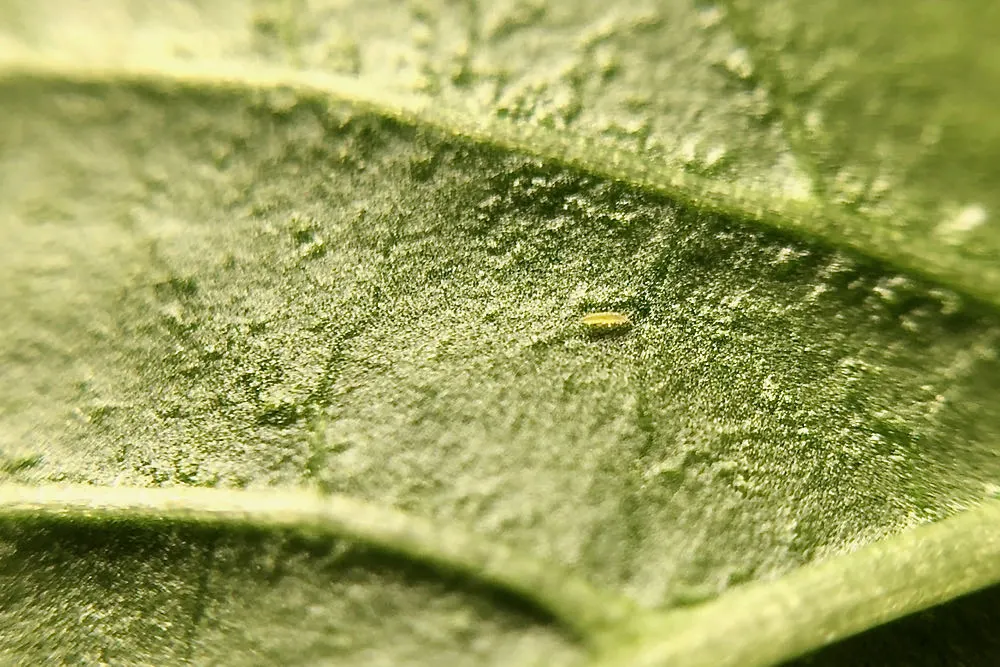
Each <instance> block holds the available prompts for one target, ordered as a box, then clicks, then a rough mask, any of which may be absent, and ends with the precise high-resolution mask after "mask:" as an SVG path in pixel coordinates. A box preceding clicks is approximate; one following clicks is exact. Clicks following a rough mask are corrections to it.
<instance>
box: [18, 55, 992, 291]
mask: <svg viewBox="0 0 1000 667" xmlns="http://www.w3.org/2000/svg"><path fill="white" fill-rule="evenodd" d="M22 78H27V79H36V80H37V79H43V80H44V79H51V80H59V81H70V82H77V83H100V82H109V83H116V82H117V83H130V82H131V83H150V84H157V83H158V84H161V85H181V86H192V87H206V86H207V87H214V88H216V89H218V88H229V89H231V90H237V91H240V90H244V91H245V90H262V91H269V90H282V89H285V90H293V91H295V92H296V93H298V94H300V95H303V96H313V97H321V98H322V97H325V98H328V99H335V100H337V101H339V102H342V103H347V104H350V105H352V106H353V107H354V108H356V109H358V110H359V111H367V112H370V113H373V114H377V115H379V116H381V117H384V118H390V119H394V120H396V121H398V122H401V123H404V124H407V125H411V126H418V127H424V128H427V129H430V130H432V131H436V132H439V133H442V134H445V135H448V136H453V137H458V138H462V139H465V140H469V141H473V142H477V143H484V144H488V145H492V146H496V147H498V148H501V149H506V150H511V151H516V152H519V153H522V154H526V155H531V156H534V157H538V158H541V159H545V160H550V161H553V162H557V163H560V164H563V165H565V166H569V167H572V168H575V169H579V170H582V171H586V172H588V173H592V174H594V175H598V176H601V177H604V178H608V179H612V180H615V181H620V182H624V183H628V184H630V185H633V186H638V187H641V188H643V189H645V190H647V191H650V192H655V193H658V194H661V195H664V196H667V197H670V198H672V199H674V200H676V201H679V202H682V203H686V204H689V205H692V206H695V207H698V208H700V209H704V210H707V211H714V212H718V213H723V214H726V215H731V216H735V217H739V218H740V219H743V220H747V219H749V220H755V221H757V222H758V223H760V224H763V225H765V226H768V227H772V228H775V229H780V230H783V231H790V232H793V233H796V234H799V235H807V236H808V237H809V238H810V239H812V240H814V241H816V240H819V241H823V242H827V243H831V244H833V245H836V246H839V247H845V248H851V249H853V250H855V251H858V252H861V253H863V254H866V255H868V256H870V257H873V258H875V259H878V260H880V261H882V262H885V263H887V264H889V265H891V266H895V267H896V268H898V269H899V270H902V271H907V272H911V273H914V274H916V275H920V276H924V277H926V278H930V279H932V280H935V281H938V282H941V283H942V284H945V285H947V286H950V287H952V288H953V289H956V290H958V291H960V292H962V293H964V294H966V295H967V296H969V297H973V298H975V299H980V300H983V301H986V302H988V303H990V304H992V305H993V306H1000V264H993V263H984V262H975V261H968V260H966V259H964V258H962V257H960V256H958V255H954V254H949V253H941V252H940V248H939V246H938V245H937V244H930V245H927V244H924V243H922V242H921V240H920V239H907V238H899V236H898V234H896V233H895V232H894V230H892V229H883V227H882V226H880V225H879V224H876V223H874V222H873V221H871V220H868V219H867V218H865V217H863V216H862V215H860V214H856V213H853V212H850V211H847V210H844V209H843V208H840V207H836V206H833V205H830V204H827V203H824V202H823V201H821V200H819V199H816V198H815V197H814V196H812V195H810V194H808V193H802V192H761V191H760V190H757V189H755V188H753V187H750V186H749V185H739V184H734V183H731V182H729V181H726V180H722V179H719V180H714V179H711V178H706V177H703V176H699V175H695V174H691V173H689V172H685V171H684V170H683V167H682V166H681V165H678V164H673V163H671V162H668V161H664V160H662V159H651V158H650V157H649V156H647V155H644V154H642V153H638V152H635V151H631V150H625V149H622V148H621V147H619V146H616V145H615V144H614V143H613V142H606V141H601V140H600V139H599V138H595V137H591V136H587V135H584V134H580V133H579V132H572V131H565V130H553V129H549V128H545V127H539V126H532V125H528V124H525V123H515V122H511V121H509V120H505V119H503V118H494V117H485V116H482V115H481V114H478V113H472V112H469V113H461V112H458V111H455V110H453V109H448V108H445V107H444V106H442V105H438V104H436V102H435V100H434V99H433V98H428V97H418V96H407V95H399V94H394V93H388V92H385V91H383V90H378V89H377V88H373V87H372V86H371V85H369V84H367V83H366V82H365V81H364V80H359V79H355V78H350V77H343V76H337V75H332V74H327V73H324V72H318V71H312V70H306V71H302V70H295V69H287V68H275V67H267V66H263V65H254V66H249V65H237V64H233V63H231V62H216V61H200V64H189V63H184V62H180V61H164V62H156V63H150V64H146V65H144V64H135V63H132V64H124V65H121V66H115V67H93V66H81V65H78V64H76V63H73V62H71V61H58V60H45V61H36V60H30V61H6V62H0V82H2V81H3V80H4V79H22Z"/></svg>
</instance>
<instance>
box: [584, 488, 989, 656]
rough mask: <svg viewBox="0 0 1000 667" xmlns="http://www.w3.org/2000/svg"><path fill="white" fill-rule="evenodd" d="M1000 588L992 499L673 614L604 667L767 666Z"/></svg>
mask: <svg viewBox="0 0 1000 667" xmlns="http://www.w3.org/2000/svg"><path fill="white" fill-rule="evenodd" d="M997 583H1000V502H997V501H995V500H990V501H987V502H986V503H984V504H983V505H981V506H980V507H978V508H975V509H972V510H969V511H967V512H964V513H962V514H959V515H957V516H955V517H952V518H950V519H946V520H944V521H940V522H938V523H933V524H928V525H925V526H920V527H918V528H915V529H913V530H910V531H907V532H905V533H902V534H900V535H897V536H895V537H892V538H888V539H886V540H884V541H881V542H877V543H875V544H871V545H869V546H866V547H863V548H861V549H859V550H858V551H856V552H853V553H850V554H847V555H844V556H840V557H837V558H833V559H831V560H829V561H825V562H822V563H817V564H813V565H807V566H804V567H802V568H800V569H798V570H795V571H794V572H792V573H791V574H789V575H788V576H786V577H784V578H782V579H779V580H777V581H761V582H755V583H752V584H748V585H746V586H743V587H740V588H736V589H733V590H732V591H730V592H729V593H727V594H725V595H722V596H721V597H719V598H717V599H715V600H714V601H712V602H709V603H706V604H704V605H702V606H701V607H697V608H695V609H692V610H690V611H683V612H676V613H668V614H665V615H664V617H662V618H661V619H660V620H659V621H658V622H654V623H652V624H651V625H650V626H649V627H648V628H646V629H645V630H644V631H643V633H642V634H643V636H644V638H645V639H644V640H640V641H638V642H636V643H635V644H633V645H632V647H631V648H630V649H628V650H626V651H623V652H621V653H618V654H616V655H614V656H612V657H610V658H609V659H608V660H606V661H604V662H601V663H600V665H601V667H667V666H669V667H709V666H711V667H736V666H737V665H738V666H739V667H762V666H764V665H773V664H776V663H779V662H782V661H785V660H789V659H791V658H794V657H797V656H801V655H803V654H805V653H807V652H809V651H812V650H815V649H818V648H820V647H822V646H825V645H827V644H831V643H833V642H835V641H838V640H840V639H844V638H846V637H849V636H851V635H853V634H856V633H858V632H862V631H864V630H868V629H869V628H872V627H875V626H877V625H881V624H883V623H886V622H889V621H892V620H894V619H897V618H901V617H903V616H906V615H909V614H913V613H916V612H918V611H921V610H924V609H927V608H928V607H932V606H934V605H937V604H941V603H943V602H947V601H949V600H952V599H954V598H956V597H958V596H961V595H965V594H968V593H971V592H974V591H976V590H979V589H982V588H986V587H987V586H991V585H994V584H997Z"/></svg>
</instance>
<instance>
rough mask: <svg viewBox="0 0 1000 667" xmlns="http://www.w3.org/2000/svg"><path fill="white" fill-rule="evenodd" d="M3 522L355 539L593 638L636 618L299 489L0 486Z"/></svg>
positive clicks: (610, 600)
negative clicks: (243, 529)
mask: <svg viewBox="0 0 1000 667" xmlns="http://www.w3.org/2000/svg"><path fill="white" fill-rule="evenodd" d="M0 518H7V519H14V520H17V519H26V518H54V519H65V520H93V521H125V522H135V523H147V524H156V523H161V522H163V521H174V522H185V523H191V524H198V525H205V526H252V527H255V528H263V529H291V530H295V531H301V532H304V533H307V534H314V535H315V534H320V535H330V536H336V537H344V538H347V539H351V540H355V541H357V542H359V543H362V544H365V545H368V546H369V547H372V548H375V549H379V550H383V551H385V552H387V553H394V554H398V555H401V556H404V557H406V558H408V559H411V560H413V561H417V562H421V563H424V564H427V565H430V566H432V567H435V568H437V569H439V570H440V571H443V572H447V573H454V574H458V575H461V576H464V577H468V578H470V579H472V580H474V581H479V582H484V583H486V584H487V585H490V586H493V587H495V588H497V589H500V590H503V591H506V592H509V593H513V594H514V595H516V596H518V597H519V598H521V599H524V600H527V601H528V602H530V603H532V604H533V605H535V606H537V607H538V608H540V609H541V610H543V611H546V612H548V613H549V614H551V615H552V616H553V617H555V619H556V620H557V621H558V622H559V623H561V624H562V625H564V626H565V627H566V628H567V629H569V630H570V631H571V632H573V633H574V634H575V635H576V636H577V637H578V638H580V639H582V640H584V641H586V642H593V641H595V640H596V639H599V638H601V637H603V636H605V635H606V634H607V633H608V632H610V631H613V630H614V629H615V628H617V627H619V626H620V625H621V624H622V623H623V622H624V621H625V620H627V619H629V618H630V617H632V616H633V614H634V613H635V612H634V608H633V605H632V604H631V603H630V602H629V601H627V600H626V599H624V598H622V597H619V596H617V595H615V594H613V593H610V592H604V591H599V590H598V589H596V588H594V587H592V586H590V585H589V584H587V583H586V582H585V581H583V580H581V579H579V578H578V577H575V576H573V575H571V574H569V573H566V572H563V571H561V570H560V568H559V567H557V566H555V565H553V564H551V563H545V562H542V561H539V560H535V559H532V558H530V557H527V556H525V555H523V554H520V553H518V552H516V551H514V550H513V549H510V548H508V547H505V546H503V545H500V544H497V543H495V542H493V541H490V540H488V539H486V538H484V537H480V536H475V535H472V534H470V533H467V532H463V531H460V530H457V529H454V528H451V527H447V526H441V525H438V524H435V523H433V522H431V521H428V520H425V519H422V518H420V517H415V516H411V515H408V514H405V513H403V512H399V511H396V510H392V509H388V508H384V507H379V506H376V505H373V504H370V503H365V502H362V501H359V500H356V499H353V498H349V497H345V496H339V495H328V496H321V495H318V494H312V493H307V492H303V491H278V490H271V491H249V490H226V489H207V488H193V487H175V488H138V487H100V486H86V485H67V486H59V485H47V486H22V485H11V484H8V485H0Z"/></svg>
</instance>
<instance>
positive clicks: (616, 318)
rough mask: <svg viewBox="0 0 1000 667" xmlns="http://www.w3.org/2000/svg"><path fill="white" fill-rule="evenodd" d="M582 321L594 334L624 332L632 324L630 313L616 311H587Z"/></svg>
mask: <svg viewBox="0 0 1000 667" xmlns="http://www.w3.org/2000/svg"><path fill="white" fill-rule="evenodd" d="M580 323H581V324H582V325H583V327H584V329H586V330H587V333H589V334H590V335H592V336H604V335H608V334H617V333H623V332H625V331H627V330H628V329H629V327H631V326H632V320H630V319H629V317H628V315H626V314H624V313H615V312H603V313H587V314H586V315H584V316H583V319H581V320H580Z"/></svg>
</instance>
